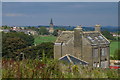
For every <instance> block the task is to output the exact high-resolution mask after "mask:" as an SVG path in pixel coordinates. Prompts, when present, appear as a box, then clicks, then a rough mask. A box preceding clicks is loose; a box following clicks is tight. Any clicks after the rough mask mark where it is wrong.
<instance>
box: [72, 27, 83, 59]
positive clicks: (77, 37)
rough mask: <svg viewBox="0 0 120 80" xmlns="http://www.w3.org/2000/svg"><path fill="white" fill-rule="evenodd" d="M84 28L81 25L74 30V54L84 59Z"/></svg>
mask: <svg viewBox="0 0 120 80" xmlns="http://www.w3.org/2000/svg"><path fill="white" fill-rule="evenodd" d="M82 33H83V31H82V28H81V25H80V26H77V27H76V28H75V29H74V54H75V56H78V58H82Z"/></svg>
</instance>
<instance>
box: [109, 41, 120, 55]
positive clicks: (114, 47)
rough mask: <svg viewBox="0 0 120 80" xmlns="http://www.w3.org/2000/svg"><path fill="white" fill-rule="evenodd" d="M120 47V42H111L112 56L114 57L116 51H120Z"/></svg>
mask: <svg viewBox="0 0 120 80" xmlns="http://www.w3.org/2000/svg"><path fill="white" fill-rule="evenodd" d="M118 45H120V42H118V41H111V44H110V56H113V54H114V52H115V50H117V49H120V48H119V47H118Z"/></svg>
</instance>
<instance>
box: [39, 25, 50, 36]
mask: <svg viewBox="0 0 120 80" xmlns="http://www.w3.org/2000/svg"><path fill="white" fill-rule="evenodd" d="M39 34H40V35H48V34H49V32H48V30H47V29H46V28H45V27H40V29H39Z"/></svg>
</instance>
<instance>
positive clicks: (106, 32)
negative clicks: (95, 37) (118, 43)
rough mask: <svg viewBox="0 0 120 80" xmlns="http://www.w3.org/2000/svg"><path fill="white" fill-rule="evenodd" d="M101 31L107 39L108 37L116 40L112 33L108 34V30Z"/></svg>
mask: <svg viewBox="0 0 120 80" xmlns="http://www.w3.org/2000/svg"><path fill="white" fill-rule="evenodd" d="M101 33H102V34H103V35H104V36H105V37H106V38H107V39H109V40H116V39H115V38H114V37H113V36H112V34H110V32H109V31H102V32H101Z"/></svg>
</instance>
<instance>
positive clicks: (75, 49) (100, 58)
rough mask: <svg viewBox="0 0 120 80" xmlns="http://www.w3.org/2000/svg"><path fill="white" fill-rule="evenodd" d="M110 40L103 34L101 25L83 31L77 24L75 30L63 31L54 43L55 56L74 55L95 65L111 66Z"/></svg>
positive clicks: (58, 57)
mask: <svg viewBox="0 0 120 80" xmlns="http://www.w3.org/2000/svg"><path fill="white" fill-rule="evenodd" d="M109 46H110V42H109V41H108V40H107V39H106V38H105V37H104V36H103V35H102V34H101V32H100V25H96V26H95V31H86V32H85V31H83V30H82V28H81V26H77V27H76V28H75V29H74V31H63V32H62V33H61V34H60V36H59V37H58V38H57V40H56V42H55V44H54V58H56V59H60V58H61V57H63V56H65V55H66V54H70V55H73V56H75V57H77V58H79V59H80V60H84V61H86V62H88V64H89V65H90V66H94V67H103V68H108V67H109V58H110V52H109V51H110V49H109V48H110V47H109Z"/></svg>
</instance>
